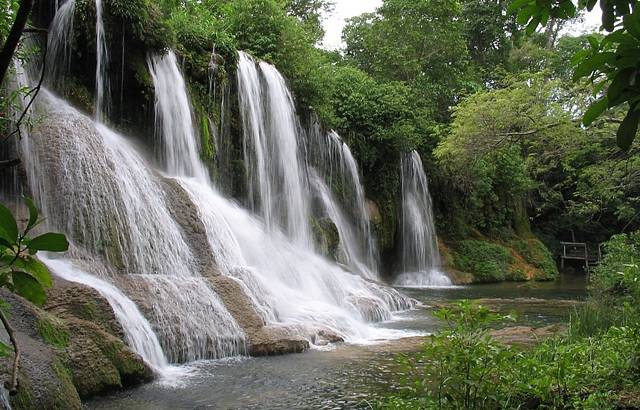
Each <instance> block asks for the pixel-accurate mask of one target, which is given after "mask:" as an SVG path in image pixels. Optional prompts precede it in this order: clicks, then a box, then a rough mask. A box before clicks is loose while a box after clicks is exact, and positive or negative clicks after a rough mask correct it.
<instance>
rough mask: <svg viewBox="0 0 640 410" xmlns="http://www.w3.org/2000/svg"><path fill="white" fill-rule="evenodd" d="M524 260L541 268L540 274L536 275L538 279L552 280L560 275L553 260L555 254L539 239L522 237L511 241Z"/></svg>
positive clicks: (510, 244) (511, 244)
mask: <svg viewBox="0 0 640 410" xmlns="http://www.w3.org/2000/svg"><path fill="white" fill-rule="evenodd" d="M509 246H511V247H512V248H513V249H514V250H515V251H516V252H518V254H519V255H520V256H522V257H523V258H524V260H525V261H526V262H527V263H528V264H530V265H532V266H533V267H535V268H537V269H539V271H540V274H538V275H536V276H535V277H534V279H536V280H552V279H555V278H556V277H557V276H558V267H557V266H556V264H555V262H554V261H553V255H551V252H549V249H547V247H546V246H544V244H543V243H542V242H540V241H539V240H538V239H521V240H515V241H511V242H510V243H509Z"/></svg>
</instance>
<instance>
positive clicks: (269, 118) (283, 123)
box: [238, 52, 312, 247]
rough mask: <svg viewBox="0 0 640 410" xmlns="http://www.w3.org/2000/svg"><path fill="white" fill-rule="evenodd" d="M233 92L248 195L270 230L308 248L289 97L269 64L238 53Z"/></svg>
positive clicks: (301, 176)
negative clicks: (239, 118)
mask: <svg viewBox="0 0 640 410" xmlns="http://www.w3.org/2000/svg"><path fill="white" fill-rule="evenodd" d="M238 88H239V90H238V94H239V102H240V110H241V114H242V119H243V130H244V155H245V163H246V166H247V171H248V172H247V174H248V175H247V178H248V191H249V199H250V202H251V206H252V208H253V210H254V211H255V212H256V213H258V214H259V215H260V216H262V217H263V218H264V220H265V223H266V225H267V227H268V228H269V229H277V228H279V229H282V230H283V231H284V232H285V233H286V234H287V235H288V236H289V237H290V238H292V239H294V240H296V241H298V242H299V243H301V244H304V245H305V246H308V247H310V246H311V243H312V241H311V229H310V227H309V216H310V215H309V196H308V188H307V187H306V179H305V177H306V175H305V170H304V165H303V163H302V160H301V157H300V150H299V146H298V139H299V131H300V127H299V125H298V121H297V117H296V112H295V106H294V102H293V97H292V96H291V93H290V92H289V89H288V88H287V86H286V82H285V80H284V78H283V77H282V75H281V74H280V73H279V72H278V70H276V68H275V67H273V66H272V65H270V64H267V63H264V62H261V63H257V62H256V61H255V60H253V59H252V58H251V57H249V56H248V55H247V54H245V53H243V52H240V61H239V63H238Z"/></svg>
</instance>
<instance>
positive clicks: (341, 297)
mask: <svg viewBox="0 0 640 410" xmlns="http://www.w3.org/2000/svg"><path fill="white" fill-rule="evenodd" d="M151 61H153V62H154V65H155V69H156V71H157V72H165V73H174V74H178V75H181V74H180V71H179V69H178V67H177V61H176V59H175V58H174V57H173V56H172V53H171V52H170V53H169V54H168V55H167V56H164V57H154V58H152V59H151ZM248 61H251V64H252V66H253V67H254V69H255V70H258V69H257V68H256V67H257V66H256V64H255V62H253V61H252V60H248V58H247V57H246V56H245V63H247V62H248ZM164 65H173V66H174V67H173V68H171V69H169V68H168V67H163V69H162V70H159V68H160V67H161V66H164ZM270 69H271V68H266V69H265V70H270ZM273 70H275V68H273ZM246 74H247V72H246V71H245V72H244V73H243V75H246ZM271 75H272V76H275V74H274V73H271ZM278 76H279V74H278ZM153 78H154V81H155V82H165V83H166V84H154V85H155V87H156V89H165V90H166V91H167V92H163V93H159V94H157V95H156V98H157V99H163V98H171V99H174V100H180V101H182V100H184V99H188V95H187V91H186V87H184V86H183V84H184V80H183V81H177V79H175V78H173V77H172V76H167V77H163V76H158V75H155V76H154V77H153ZM244 78H245V77H241V80H240V81H242V80H243V79H244ZM280 78H281V77H280ZM246 79H247V80H248V81H251V82H252V84H250V85H255V83H253V81H254V80H255V79H256V77H254V76H247V77H246ZM279 86H282V87H284V83H280V84H279ZM165 87H166V88H165ZM238 87H239V88H241V89H245V90H250V89H251V90H252V92H255V93H257V92H260V88H257V87H256V88H252V87H250V86H249V85H247V84H242V83H239V84H238ZM287 93H288V91H286V92H285V91H279V92H277V93H276V92H274V94H277V95H281V96H282V95H286V94H287ZM245 97H246V96H245ZM278 101H279V103H282V104H285V105H287V104H289V103H290V101H289V102H287V101H282V100H278ZM245 102H246V100H245ZM156 104H160V105H162V104H164V102H163V101H157V102H156ZM189 106H190V105H189V104H187V105H186V107H189ZM287 107H289V106H288V105H287ZM287 107H285V109H281V110H276V109H275V108H274V109H273V110H274V111H282V112H286V111H288V109H289V108H291V107H289V108H287ZM246 108H247V111H245V115H250V116H253V119H255V118H260V116H261V115H262V114H263V111H261V110H258V109H257V108H258V107H255V106H251V105H250V106H248V107H246ZM159 113H160V118H157V121H159V122H160V123H167V122H168V123H175V124H182V125H184V126H185V127H187V128H188V129H186V130H180V131H176V132H174V133H173V134H171V135H164V136H163V140H166V139H174V138H192V139H194V140H195V131H194V130H193V119H192V115H191V114H190V113H189V112H188V110H178V109H176V110H171V111H160V112H159ZM292 115H294V114H292ZM273 120H277V121H285V122H287V123H288V124H291V123H293V119H291V118H290V117H288V116H287V115H284V114H283V115H274V116H273ZM256 125H257V126H256V127H255V128H256V129H263V130H267V129H268V127H267V126H266V125H267V124H266V123H261V124H256ZM272 127H273V128H272V131H265V132H274V130H277V129H280V127H276V126H272ZM285 128H286V127H285ZM161 129H163V130H169V131H170V132H173V131H171V130H175V129H176V127H175V126H174V125H171V124H164V125H163V126H162V127H161ZM290 136H291V137H295V135H290ZM265 138H266V137H265ZM192 144H195V142H193V141H192V142H185V141H183V142H182V143H178V142H177V141H176V142H175V144H174V146H176V147H183V148H185V147H189V146H192ZM170 145H171V144H165V145H164V147H165V149H166V147H168V146H170ZM258 146H259V145H258ZM294 147H295V145H294ZM287 152H288V153H287V155H290V156H291V157H292V158H293V159H294V160H296V161H297V160H298V154H297V152H293V151H287ZM176 155H177V156H178V157H179V158H182V159H183V160H185V161H187V160H189V159H192V160H193V162H192V163H191V164H190V166H189V167H186V166H185V167H186V168H190V169H194V170H196V171H194V174H193V175H189V174H186V175H175V177H176V179H177V180H178V181H179V183H180V185H181V186H182V187H183V188H184V189H185V190H186V191H187V192H188V193H189V195H190V197H191V200H192V202H193V203H194V204H195V205H196V207H197V209H198V213H199V217H200V219H201V220H202V222H203V224H204V226H205V229H206V231H207V237H208V241H209V245H210V248H211V249H212V250H213V254H214V258H215V260H216V264H217V267H218V268H219V269H220V271H221V272H222V273H223V274H225V275H227V276H230V277H234V278H235V279H237V280H238V281H240V282H241V283H242V284H243V285H244V289H245V290H246V291H247V292H248V295H249V297H250V299H251V300H252V301H253V303H254V306H255V308H256V310H257V311H258V312H259V313H260V314H261V315H262V317H263V318H264V319H265V320H266V321H267V322H268V323H274V324H284V325H289V326H294V327H295V328H296V329H298V331H299V332H300V335H302V336H307V337H309V338H310V339H312V337H311V335H312V334H314V332H316V331H317V330H318V329H327V328H328V329H331V330H333V331H334V332H336V333H338V334H340V335H342V336H343V337H344V338H346V339H347V340H357V339H364V338H371V337H373V335H375V334H379V333H378V332H383V333H384V331H382V330H380V329H374V328H372V327H370V326H369V325H368V324H367V323H366V322H369V321H373V320H376V321H379V320H384V319H389V318H390V317H391V314H392V312H393V311H397V310H402V309H407V308H409V307H411V305H412V302H411V301H410V300H409V299H407V298H405V297H403V296H401V295H400V294H399V293H397V292H396V291H394V290H393V289H387V288H383V287H381V286H379V285H376V284H373V283H369V282H366V281H365V280H363V279H362V278H361V277H360V276H358V275H355V274H351V273H348V272H345V271H344V270H343V269H342V268H340V267H338V266H336V265H335V264H332V263H330V262H329V261H327V260H326V259H325V258H322V257H320V256H319V255H316V254H315V253H314V252H313V251H312V250H311V249H310V247H309V246H307V245H306V244H305V243H304V242H300V241H299V240H295V239H293V240H292V239H291V238H290V237H289V236H288V235H286V234H285V233H284V232H281V231H279V230H277V229H276V230H274V229H271V228H270V227H269V225H268V221H267V220H266V219H264V220H259V219H257V218H256V217H254V216H252V215H251V214H249V213H248V212H247V211H246V210H244V209H243V208H241V207H239V206H238V205H236V204H234V203H233V202H231V201H229V200H227V199H226V198H224V197H223V196H222V195H221V194H220V193H219V192H218V190H217V188H216V187H214V186H213V185H212V184H211V182H210V181H209V180H207V179H202V178H199V177H198V175H201V174H200V172H199V171H197V170H198V169H200V168H204V165H203V164H202V162H201V161H200V160H199V159H198V158H196V156H190V155H187V152H182V153H176ZM279 155H283V153H279ZM298 178H300V179H301V180H302V179H303V176H302V175H298ZM284 188H286V189H294V190H300V191H302V188H301V186H300V185H296V184H290V185H286V186H285V187H284ZM279 189H283V188H282V187H279ZM305 195H306V194H305ZM286 205H287V204H281V205H280V207H284V206H286Z"/></svg>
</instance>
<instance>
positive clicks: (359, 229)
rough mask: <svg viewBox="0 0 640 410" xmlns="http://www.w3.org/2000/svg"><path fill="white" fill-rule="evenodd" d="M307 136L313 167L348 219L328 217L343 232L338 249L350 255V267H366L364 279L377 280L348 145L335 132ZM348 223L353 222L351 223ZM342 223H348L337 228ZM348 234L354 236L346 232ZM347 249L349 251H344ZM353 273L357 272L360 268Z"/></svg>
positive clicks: (361, 190)
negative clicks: (337, 200)
mask: <svg viewBox="0 0 640 410" xmlns="http://www.w3.org/2000/svg"><path fill="white" fill-rule="evenodd" d="M310 137H311V141H310V146H311V150H315V151H317V152H315V153H313V154H312V161H313V163H314V166H315V167H317V168H318V169H320V170H322V174H323V175H324V179H325V180H326V181H329V187H330V188H331V191H333V193H334V196H336V197H337V198H338V199H339V202H340V203H341V204H342V209H344V210H346V212H347V213H346V214H345V216H347V218H344V221H343V222H340V221H337V220H335V219H333V218H331V219H332V220H333V222H334V223H335V224H336V226H337V228H338V231H339V232H344V233H345V234H344V235H343V234H341V235H340V241H341V247H342V248H343V251H344V252H347V253H348V254H350V259H351V260H353V261H354V262H352V263H349V264H350V265H358V266H360V267H362V266H364V267H366V272H363V273H364V274H365V276H366V277H369V278H376V277H377V270H378V266H377V265H378V264H377V245H376V241H375V238H374V236H373V233H372V232H371V224H370V220H369V219H370V218H369V212H368V210H367V204H366V198H365V194H364V188H363V187H362V183H361V182H360V175H359V172H358V164H357V162H356V160H355V158H354V157H353V154H352V153H351V150H350V149H349V147H348V146H347V144H345V143H344V142H343V141H342V139H341V138H340V136H339V135H338V134H337V133H336V132H335V131H330V132H329V133H328V134H326V135H325V134H323V133H321V132H320V130H319V129H318V127H315V129H312V130H311V131H310ZM316 182H317V181H316ZM316 186H317V183H316ZM320 199H321V201H322V202H323V204H324V205H325V209H326V208H327V206H326V205H327V203H326V199H328V197H327V196H326V195H321V196H320ZM350 221H354V222H355V223H353V224H352V223H351V222H350ZM344 222H346V223H347V224H346V225H342V226H338V225H340V224H342V223H344ZM354 227H355V230H354ZM349 231H350V232H353V233H352V234H349V233H347V232H349ZM347 242H349V243H347ZM347 248H349V249H350V250H349V251H347ZM354 258H355V259H354ZM352 268H354V266H352ZM356 271H357V272H360V271H361V268H358V270H356Z"/></svg>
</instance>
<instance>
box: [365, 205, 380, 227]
mask: <svg viewBox="0 0 640 410" xmlns="http://www.w3.org/2000/svg"><path fill="white" fill-rule="evenodd" d="M366 205H367V213H368V214H369V220H370V221H371V222H372V223H373V224H374V225H379V224H380V223H382V214H381V213H380V208H378V205H377V204H376V203H375V202H373V201H372V200H370V199H367V203H366Z"/></svg>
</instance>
